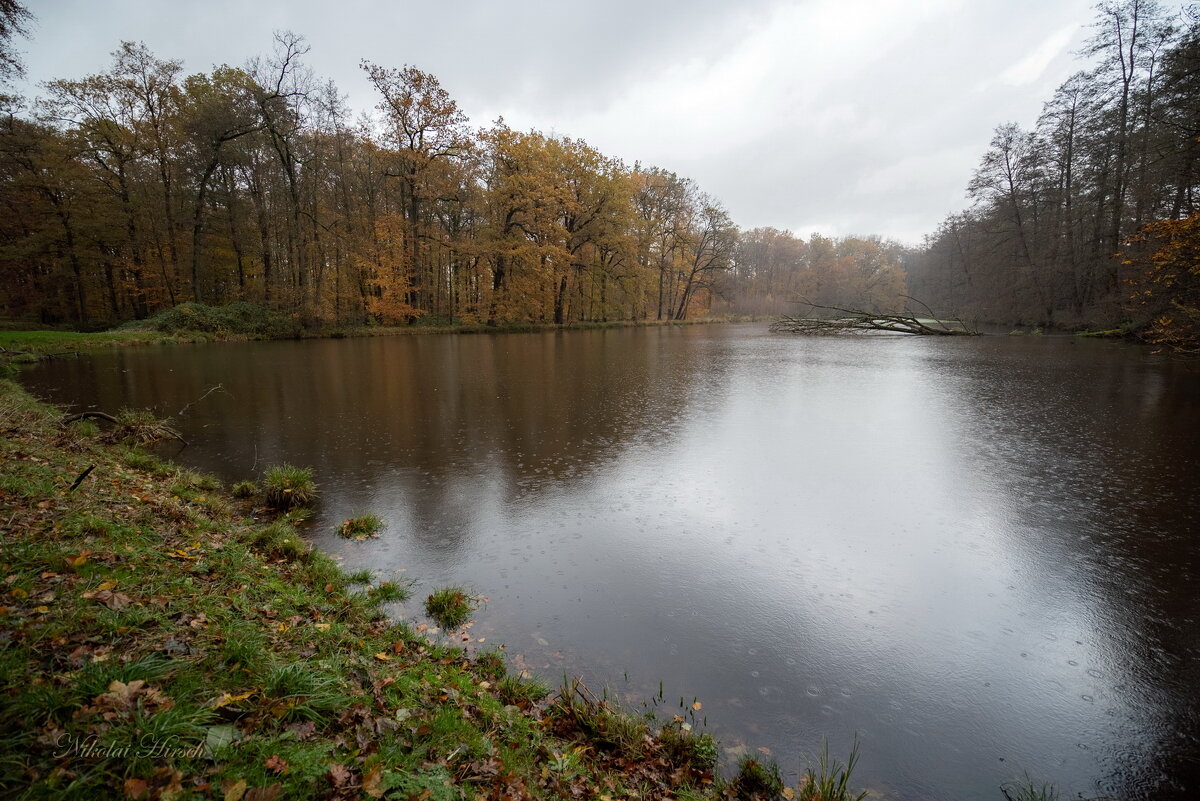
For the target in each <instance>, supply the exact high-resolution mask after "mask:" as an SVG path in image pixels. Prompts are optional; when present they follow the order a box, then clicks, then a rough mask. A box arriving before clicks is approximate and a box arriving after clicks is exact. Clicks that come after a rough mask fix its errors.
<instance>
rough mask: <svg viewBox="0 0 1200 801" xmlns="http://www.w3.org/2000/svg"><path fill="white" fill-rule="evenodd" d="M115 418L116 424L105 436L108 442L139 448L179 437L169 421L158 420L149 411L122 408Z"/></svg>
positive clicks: (158, 418)
mask: <svg viewBox="0 0 1200 801" xmlns="http://www.w3.org/2000/svg"><path fill="white" fill-rule="evenodd" d="M115 417H116V421H117V422H116V424H115V425H113V427H112V430H111V431H109V432H108V434H107V439H108V440H109V441H110V442H120V443H123V444H125V445H138V446H140V445H149V444H151V443H153V442H161V441H162V440H165V439H172V438H178V437H179V432H177V431H175V429H173V428H171V425H170V423H171V421H170V420H169V419H163V418H160V417H158V416H157V415H155V414H154V412H151V411H150V410H149V409H130V408H123V409H121V410H119V411H118V412H117V413H116V415H115Z"/></svg>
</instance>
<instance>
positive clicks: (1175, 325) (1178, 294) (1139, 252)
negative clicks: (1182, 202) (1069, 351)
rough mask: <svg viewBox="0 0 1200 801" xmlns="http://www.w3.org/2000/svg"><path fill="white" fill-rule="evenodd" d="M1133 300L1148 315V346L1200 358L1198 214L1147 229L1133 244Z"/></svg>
mask: <svg viewBox="0 0 1200 801" xmlns="http://www.w3.org/2000/svg"><path fill="white" fill-rule="evenodd" d="M1128 244H1129V246H1130V247H1129V249H1128V250H1127V252H1126V254H1125V258H1124V264H1126V265H1133V266H1134V269H1135V271H1136V273H1135V276H1134V277H1133V278H1132V279H1130V281H1129V284H1130V285H1131V286H1132V287H1133V288H1134V292H1133V295H1132V297H1131V298H1130V300H1131V302H1132V304H1133V307H1134V309H1135V311H1140V312H1141V313H1143V314H1146V315H1149V317H1150V323H1149V325H1148V326H1147V328H1146V329H1145V331H1144V332H1143V337H1144V338H1145V339H1146V341H1147V342H1150V343H1152V344H1155V345H1163V346H1165V347H1168V348H1170V349H1172V350H1175V351H1178V352H1182V353H1189V354H1193V355H1200V214H1193V215H1192V216H1191V217H1188V218H1186V219H1182V220H1159V221H1157V222H1153V223H1150V224H1148V225H1146V226H1145V227H1144V228H1143V229H1142V230H1141V232H1140V233H1138V234H1137V235H1136V236H1134V237H1133V238H1132V239H1130V241H1129V243H1128Z"/></svg>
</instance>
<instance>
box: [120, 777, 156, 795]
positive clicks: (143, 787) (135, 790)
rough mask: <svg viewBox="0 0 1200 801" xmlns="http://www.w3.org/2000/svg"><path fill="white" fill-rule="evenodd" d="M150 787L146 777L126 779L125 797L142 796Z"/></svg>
mask: <svg viewBox="0 0 1200 801" xmlns="http://www.w3.org/2000/svg"><path fill="white" fill-rule="evenodd" d="M149 789H150V785H149V784H147V783H146V780H145V779H126V780H125V797H126V798H141V797H142V796H144V795H145V794H146V791H147V790H149Z"/></svg>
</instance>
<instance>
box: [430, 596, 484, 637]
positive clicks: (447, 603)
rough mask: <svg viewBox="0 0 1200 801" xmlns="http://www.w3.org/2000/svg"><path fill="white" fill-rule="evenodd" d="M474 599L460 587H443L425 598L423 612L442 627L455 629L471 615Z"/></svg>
mask: <svg viewBox="0 0 1200 801" xmlns="http://www.w3.org/2000/svg"><path fill="white" fill-rule="evenodd" d="M474 608H475V602H474V600H473V599H472V598H471V597H470V596H469V595H467V593H466V591H465V590H463V588H462V587H443V588H442V589H440V590H436V591H434V592H433V593H431V594H430V596H429V597H428V598H426V599H425V614H427V615H429V616H430V617H431V618H433V619H434V620H436V621H437V623H438V625H439V626H441V627H442V628H444V629H456V628H458V627H459V626H461V625H462V624H463V623H466V622H467V619H468V618H469V617H470V616H471V612H472V611H473V610H474Z"/></svg>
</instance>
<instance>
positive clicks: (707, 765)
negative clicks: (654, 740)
mask: <svg viewBox="0 0 1200 801" xmlns="http://www.w3.org/2000/svg"><path fill="white" fill-rule="evenodd" d="M658 739H659V742H660V743H662V747H663V752H664V756H665V757H666V758H667V760H668V761H669V762H670V763H671V764H672V765H674V766H675V767H676V768H685V769H688V770H693V771H697V772H699V773H713V772H715V771H716V769H717V741H716V740H714V739H713V736H712V735H711V734H708V733H703V734H697V733H696V732H694V731H692V730H691V729H690V728H684V725H683V723H681V722H675V723H671V724H668V725H666V726H663V728H662V730H661V731H660V732H659V734H658Z"/></svg>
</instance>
